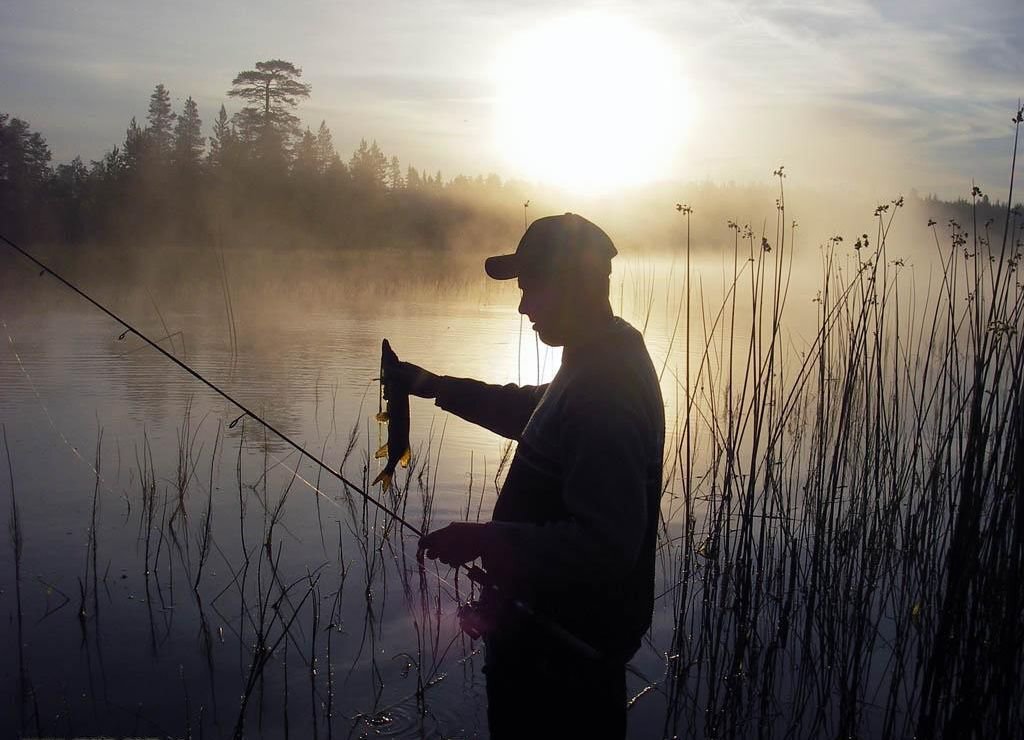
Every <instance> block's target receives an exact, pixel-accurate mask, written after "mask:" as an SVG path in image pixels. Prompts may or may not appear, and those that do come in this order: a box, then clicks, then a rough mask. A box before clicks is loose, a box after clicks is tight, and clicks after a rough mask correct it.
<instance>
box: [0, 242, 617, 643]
mask: <svg viewBox="0 0 1024 740" xmlns="http://www.w3.org/2000/svg"><path fill="white" fill-rule="evenodd" d="M0 240H2V241H3V242H4V243H5V244H6V245H7V246H9V247H10V248H11V249H13V250H14V251H16V252H18V253H19V254H20V255H21V256H22V257H24V258H25V259H27V260H29V261H30V262H32V263H33V264H34V265H35V266H36V267H38V268H39V269H40V270H41V272H40V273H39V275H40V276H42V275H44V274H46V275H51V276H52V277H54V278H55V279H56V280H57V281H59V282H60V283H61V284H63V285H64V286H65V287H67V288H69V289H70V290H72V291H74V292H75V293H76V294H78V295H79V296H80V297H82V298H84V299H85V300H86V301H88V302H89V303H91V304H92V305H93V306H95V307H96V308H98V309H99V310H100V311H102V312H103V313H105V314H106V315H107V316H109V317H110V318H112V319H113V320H114V321H116V322H117V323H118V324H120V325H121V326H123V327H124V328H125V330H124V332H122V333H121V335H120V337H118V338H119V339H123V338H124V337H126V336H127V335H128V334H134V335H135V336H136V337H138V338H139V339H141V340H142V341H143V342H145V343H146V344H148V345H149V346H150V347H152V348H153V349H155V350H156V351H157V352H159V353H160V354H161V355H163V356H164V357H166V358H167V359H168V360H170V361H171V362H173V363H174V364H175V365H177V366H178V367H180V368H181V369H182V370H184V371H185V372H187V373H188V374H189V375H191V376H192V377H193V378H195V379H196V380H198V381H199V382H200V383H202V384H203V385H205V386H206V387H207V388H209V389H210V390H212V391H213V392H214V393H216V394H217V395H219V396H220V397H221V398H224V399H225V400H227V401H229V402H230V403H232V404H234V405H235V406H236V407H237V408H238V409H239V410H241V411H242V415H241V416H239V417H238V419H235V420H234V421H233V422H232V423H231V424H230V425H229V426H234V425H235V424H236V423H237V422H238V421H239V419H242V418H245V417H246V416H248V417H250V418H251V419H253V420H254V421H256V422H258V423H260V424H262V425H263V426H264V428H266V429H267V430H268V431H270V432H272V433H273V434H275V435H277V436H278V437H279V438H280V439H282V440H283V441H284V442H286V443H287V444H288V445H290V446H291V447H293V448H294V449H295V450H296V451H297V452H299V454H300V455H302V456H304V457H306V458H308V459H309V460H310V461H311V462H313V463H315V464H316V465H319V466H320V467H321V468H322V469H324V470H326V471H327V472H328V473H330V474H331V475H332V476H334V477H335V478H337V479H338V480H339V481H341V482H342V483H343V484H344V485H345V486H347V487H348V488H350V489H352V490H353V491H355V492H356V493H358V494H359V495H360V496H361V497H362V498H363V500H365V501H367V502H368V503H371V504H373V505H374V506H376V507H377V508H378V509H379V510H380V511H381V512H382V513H384V514H386V515H388V516H389V517H391V518H392V519H393V520H394V521H396V522H398V523H399V524H400V525H401V526H403V527H405V528H406V529H407V530H409V531H410V532H411V533H413V534H415V535H416V536H417V537H423V532H422V531H421V530H420V529H419V528H418V527H416V526H415V525H413V524H411V523H410V522H409V521H407V520H406V519H405V518H404V517H402V515H401V514H399V513H398V512H396V511H393V510H392V509H389V508H388V507H387V506H385V505H384V504H382V503H381V502H380V501H378V500H377V499H375V498H373V497H372V496H370V495H369V494H368V493H366V492H365V491H364V490H363V489H362V488H360V487H359V486H357V485H356V484H354V483H352V482H351V481H350V480H348V479H347V478H346V477H345V476H344V475H342V473H341V471H339V470H335V469H334V468H332V467H331V466H330V465H328V464H327V463H325V462H324V461H323V460H321V459H320V458H319V457H317V456H316V455H314V454H313V453H311V452H310V451H309V450H307V449H306V448H305V447H303V446H302V445H300V444H299V443H298V442H296V441H295V440H293V439H292V438H291V437H289V436H288V435H287V434H285V433H284V432H282V431H281V430H280V429H278V428H277V427H275V426H274V425H273V424H271V423H270V422H269V421H267V420H266V419H264V418H263V417H262V416H260V415H259V414H257V413H256V412H254V411H252V410H251V409H250V408H249V407H248V406H246V405H245V404H243V403H242V402H241V401H239V400H238V399H237V398H235V397H234V396H232V395H231V394H230V393H228V392H227V391H225V390H223V389H221V388H220V387H218V386H217V385H215V384H214V383H213V382H211V381H209V380H207V379H206V378H204V377H203V376H202V375H201V374H200V373H199V371H197V370H196V369H195V368H193V367H192V366H190V365H188V364H187V363H185V362H183V361H182V360H179V359H178V358H177V357H175V356H174V355H173V354H171V353H170V352H168V351H167V350H165V349H164V348H163V347H161V346H160V345H159V344H157V343H156V342H155V341H153V340H152V339H150V338H149V337H148V336H146V335H145V334H144V333H143V332H141V331H139V330H138V329H136V328H135V327H134V326H133V325H132V324H129V323H128V322H127V321H125V320H124V319H122V318H121V317H120V316H118V315H117V314H116V313H114V312H113V311H111V310H110V309H109V308H107V307H106V306H104V305H103V304H102V303H100V302H99V301H97V300H95V299H94V298H92V296H90V295H89V294H88V293H86V292H85V291H84V290H82V289H81V288H79V287H78V286H77V285H75V284H74V283H72V282H71V281H70V280H67V279H66V278H64V277H63V276H62V275H60V274H59V273H57V272H55V271H54V270H53V269H51V268H50V267H49V266H48V265H46V264H45V263H43V262H41V261H39V260H38V259H36V257H34V256H33V255H32V254H31V253H29V252H28V251H27V250H25V249H23V248H22V247H20V246H18V245H17V244H15V243H14V242H13V241H11V240H10V239H8V238H7V237H6V236H4V235H3V234H0ZM460 567H462V568H464V569H465V570H466V573H467V575H468V577H469V579H470V580H471V581H473V582H474V583H477V584H479V585H480V586H482V587H484V588H489V589H492V590H493V591H495V592H497V593H501V592H500V590H499V589H498V587H497V585H496V584H495V583H494V579H493V578H491V576H490V574H488V573H487V571H485V570H484V569H483V568H480V567H479V566H477V565H468V564H463V565H462V566H460ZM504 596H505V597H506V598H508V599H509V602H510V603H511V604H512V605H513V606H514V607H515V609H516V610H517V611H519V612H520V613H521V614H523V615H525V616H526V617H527V618H529V619H532V620H533V621H534V622H535V623H536V624H538V625H539V626H541V627H542V628H543V629H544V630H545V631H546V632H548V633H549V634H550V635H552V636H553V637H555V638H556V639H558V640H560V641H562V642H563V643H565V644H566V645H568V646H569V647H571V648H572V649H573V650H575V651H577V652H578V653H580V654H581V655H584V656H586V657H589V658H591V659H593V660H599V659H600V658H601V654H600V653H599V652H598V651H597V650H595V649H594V648H593V647H592V646H590V645H589V644H587V643H586V642H584V641H583V640H581V639H580V638H579V637H577V636H576V635H574V634H572V633H571V632H569V631H568V630H566V629H565V628H564V627H562V626H561V625H560V624H558V623H557V622H554V621H552V620H550V619H548V618H546V617H544V616H543V615H540V614H537V613H536V612H535V611H534V610H533V609H532V608H530V606H529V605H528V604H526V603H525V602H523V601H521V600H520V599H517V598H515V597H511V596H509V595H508V594H504Z"/></svg>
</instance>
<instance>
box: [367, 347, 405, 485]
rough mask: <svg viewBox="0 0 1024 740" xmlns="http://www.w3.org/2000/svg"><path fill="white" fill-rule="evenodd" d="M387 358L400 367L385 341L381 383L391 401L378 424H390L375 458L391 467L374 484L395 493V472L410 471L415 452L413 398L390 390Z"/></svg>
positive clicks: (385, 394)
mask: <svg viewBox="0 0 1024 740" xmlns="http://www.w3.org/2000/svg"><path fill="white" fill-rule="evenodd" d="M385 358H387V359H388V360H389V361H390V362H392V363H394V364H398V355H396V354H395V352H394V350H393V349H391V345H390V344H388V340H387V339H385V340H383V341H382V342H381V346H380V366H381V373H380V378H381V381H380V382H381V388H382V391H383V394H384V399H385V400H386V401H387V410H386V411H382V412H380V413H378V414H377V417H376V418H377V421H380V422H387V425H388V441H387V442H385V443H384V444H382V445H381V447H380V449H379V450H377V452H376V453H375V454H374V458H376V459H378V460H380V459H381V458H387V463H385V465H384V469H383V470H382V471H380V474H379V475H378V476H377V477H376V478H374V479H373V483H371V484H370V485H371V486H375V485H377V484H378V483H380V484H381V489H382V490H383V491H385V492H387V491H390V490H391V481H392V480H393V479H394V477H395V468H397V467H398V466H399V465H401V466H402V467H403V468H407V467H409V460H410V459H411V457H412V451H411V450H410V449H409V394H408V393H404V392H400V391H398V390H396V389H395V388H394V387H389V386H388V384H387V383H385V382H384V360H385Z"/></svg>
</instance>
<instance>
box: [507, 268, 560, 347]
mask: <svg viewBox="0 0 1024 740" xmlns="http://www.w3.org/2000/svg"><path fill="white" fill-rule="evenodd" d="M565 287H566V286H565V285H562V284H560V283H559V281H558V280H555V279H552V277H551V276H548V275H539V276H529V277H527V276H525V275H521V276H520V277H519V290H520V291H522V298H521V299H520V300H519V313H521V314H522V315H523V316H526V317H527V318H528V319H530V321H531V322H532V323H533V328H534V329H535V330H536V332H537V335H538V336H539V337H540V339H541V341H542V342H544V344H546V345H548V346H550V347H561V346H562V345H564V344H565V341H566V338H567V334H568V330H569V319H570V306H569V303H570V301H569V300H568V299H569V294H568V292H567V291H566V290H565Z"/></svg>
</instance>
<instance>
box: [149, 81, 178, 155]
mask: <svg viewBox="0 0 1024 740" xmlns="http://www.w3.org/2000/svg"><path fill="white" fill-rule="evenodd" d="M174 119H175V115H174V112H173V111H172V110H171V93H170V92H168V90H167V88H166V87H164V86H163V83H160V84H158V85H157V86H156V87H155V88H153V94H152V95H150V96H149V112H148V113H147V114H146V120H147V121H149V128H148V129H147V134H148V136H149V139H150V142H151V143H152V145H153V151H154V152H155V153H156V155H157V156H158V157H159V158H160V159H161V160H166V159H167V157H168V155H169V154H170V153H171V146H172V145H173V127H174Z"/></svg>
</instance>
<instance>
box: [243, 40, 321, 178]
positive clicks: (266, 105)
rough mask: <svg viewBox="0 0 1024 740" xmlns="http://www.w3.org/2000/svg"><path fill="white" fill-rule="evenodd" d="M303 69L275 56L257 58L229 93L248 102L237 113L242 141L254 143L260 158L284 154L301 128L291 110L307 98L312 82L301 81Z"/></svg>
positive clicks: (277, 156) (279, 156) (282, 156)
mask: <svg viewBox="0 0 1024 740" xmlns="http://www.w3.org/2000/svg"><path fill="white" fill-rule="evenodd" d="M301 76H302V70H301V69H299V68H298V67H296V66H295V65H294V64H292V63H291V62H286V61H284V60H282V59H272V60H270V61H266V62H256V69H248V70H245V71H244V72H239V73H238V75H236V77H235V79H234V80H232V81H231V89H230V90H228V95H230V96H231V97H233V98H241V99H242V100H244V101H246V102H247V103H249V105H247V106H245V107H244V108H242V110H240V111H239V112H238V113H236V114H235V119H234V120H235V123H236V125H237V126H238V131H239V134H240V136H241V138H242V140H243V141H245V142H247V143H249V144H252V145H255V147H256V153H257V156H259V157H260V158H261V159H270V158H284V157H285V156H286V155H287V147H288V144H289V143H290V142H291V140H292V138H294V137H295V136H296V135H297V134H298V132H299V119H298V117H297V116H296V115H294V114H293V113H292V112H291V110H292V109H293V108H295V107H296V106H297V105H298V104H299V100H300V99H303V98H308V97H309V93H310V91H311V89H312V88H311V86H310V85H309V84H308V83H305V82H299V78H300V77H301Z"/></svg>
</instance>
